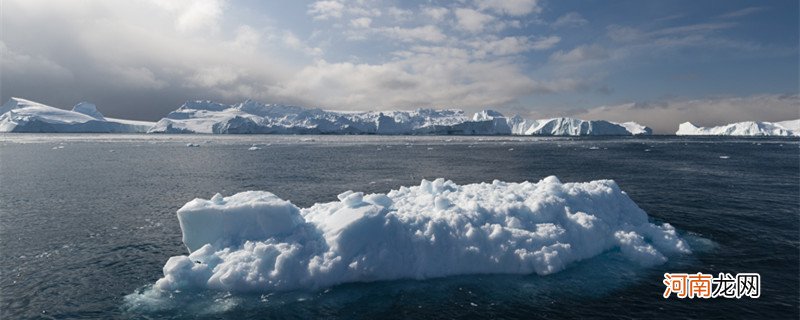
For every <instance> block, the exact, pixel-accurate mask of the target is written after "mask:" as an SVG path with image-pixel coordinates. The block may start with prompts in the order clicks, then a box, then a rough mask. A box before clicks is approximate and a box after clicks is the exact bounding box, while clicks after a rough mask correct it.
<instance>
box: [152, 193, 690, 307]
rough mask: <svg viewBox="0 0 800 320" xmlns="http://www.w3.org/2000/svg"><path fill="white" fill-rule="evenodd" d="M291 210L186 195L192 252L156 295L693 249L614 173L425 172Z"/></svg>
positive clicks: (184, 216) (181, 213) (512, 270)
mask: <svg viewBox="0 0 800 320" xmlns="http://www.w3.org/2000/svg"><path fill="white" fill-rule="evenodd" d="M338 199H339V201H335V202H329V203H318V204H315V205H313V206H311V207H309V208H298V207H296V206H295V205H293V204H292V203H291V202H289V201H286V200H283V199H280V198H278V197H277V196H275V195H273V194H272V193H269V192H263V191H248V192H242V193H238V194H235V195H232V196H229V197H223V196H221V195H219V194H217V195H215V196H214V197H213V198H211V199H210V200H204V199H195V200H192V201H190V202H188V203H186V204H185V205H184V206H183V207H182V208H180V209H179V210H178V219H179V221H180V226H181V230H182V232H183V242H184V244H185V245H186V247H187V248H188V250H189V252H190V254H189V255H182V256H175V257H171V258H169V260H168V261H167V262H166V264H165V265H164V268H163V272H164V276H163V278H161V279H159V280H158V281H157V282H156V283H155V285H154V286H153V292H170V291H174V290H189V289H212V290H224V291H238V292H246V291H256V292H272V291H285V290H294V289H315V288H321V287H327V286H332V285H336V284H341V283H348V282H369V281H379V280H392V279H427V278H434V277H445V276H452V275H465V274H534V273H535V274H540V275H547V274H552V273H555V272H558V271H560V270H563V269H564V268H567V267H569V266H570V264H572V263H575V262H578V261H581V260H585V259H589V258H592V257H594V256H597V255H600V254H602V253H604V252H608V251H611V250H619V252H620V253H621V254H622V255H623V256H624V257H626V258H627V259H629V260H630V261H632V262H633V263H635V264H639V265H642V266H652V265H656V264H661V263H664V262H665V261H666V260H667V257H668V256H671V255H676V254H686V253H690V248H689V246H688V245H687V244H686V242H684V240H682V239H681V238H680V237H679V236H678V234H677V233H676V230H675V229H674V228H673V227H672V226H670V225H669V224H666V223H665V224H662V225H658V224H654V223H652V222H649V221H648V216H647V214H646V213H645V212H644V211H642V209H640V208H639V207H638V206H637V205H636V204H635V203H634V202H633V201H632V200H631V199H630V198H629V197H628V196H627V194H626V193H625V192H623V191H621V190H620V189H619V187H618V186H617V184H616V183H614V181H612V180H599V181H593V182H587V183H561V182H560V181H559V180H558V179H557V178H556V177H548V178H545V179H543V180H541V181H539V182H538V183H530V182H523V183H506V182H500V181H494V182H493V183H491V184H487V183H480V184H469V185H457V184H455V183H453V182H451V181H445V180H443V179H437V180H435V181H426V180H423V181H422V183H421V184H420V185H419V186H414V187H401V188H400V189H398V190H392V191H390V192H389V193H387V194H368V195H365V194H363V193H361V192H352V191H347V192H344V193H342V194H340V195H339V196H338Z"/></svg>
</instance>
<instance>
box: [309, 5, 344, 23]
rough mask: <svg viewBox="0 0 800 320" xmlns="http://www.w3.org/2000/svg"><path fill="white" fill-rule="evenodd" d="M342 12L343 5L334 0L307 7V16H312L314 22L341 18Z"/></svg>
mask: <svg viewBox="0 0 800 320" xmlns="http://www.w3.org/2000/svg"><path fill="white" fill-rule="evenodd" d="M343 11H344V4H342V3H341V2H339V1H334V0H326V1H317V2H314V3H312V4H310V5H309V6H308V14H310V15H312V16H314V19H315V20H327V19H331V18H341V17H342V12H343Z"/></svg>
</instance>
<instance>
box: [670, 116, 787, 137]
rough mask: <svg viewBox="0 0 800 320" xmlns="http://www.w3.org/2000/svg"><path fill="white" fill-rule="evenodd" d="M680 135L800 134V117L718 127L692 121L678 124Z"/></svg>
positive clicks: (677, 133)
mask: <svg viewBox="0 0 800 320" xmlns="http://www.w3.org/2000/svg"><path fill="white" fill-rule="evenodd" d="M675 134H676V135H679V136H783V137H792V136H794V137H798V136H800V119H798V120H789V121H781V122H757V121H745V122H737V123H731V124H727V125H724V126H718V127H697V126H695V125H694V124H692V123H691V122H684V123H681V124H680V126H678V132H675Z"/></svg>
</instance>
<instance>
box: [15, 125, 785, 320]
mask: <svg viewBox="0 0 800 320" xmlns="http://www.w3.org/2000/svg"><path fill="white" fill-rule="evenodd" d="M188 144H191V145H197V146H199V147H195V148H188V147H186V146H187V145H188ZM254 145H256V146H257V147H259V148H261V150H258V151H257V152H254V151H250V150H248V149H249V148H250V147H252V146H254ZM798 147H800V142H798V141H797V140H796V139H795V138H720V137H618V138H591V137H579V138H569V137H564V138H559V137H531V136H489V137H487V136H447V137H440V136H421V137H420V136H394V137H387V136H374V135H359V136H294V135H267V136H265V135H220V136H217V135H214V136H210V135H124V134H117V135H86V134H52V135H51V134H0V157H2V161H0V181H2V183H0V227H2V237H3V239H2V240H3V241H0V268H2V269H3V270H5V271H4V273H3V274H4V276H3V277H0V286H2V287H1V288H2V290H0V295H2V296H1V297H0V312H2V316H3V318H36V317H53V318H159V319H164V318H166V319H170V318H174V319H179V318H198V317H199V318H247V317H267V316H269V317H277V318H321V317H325V318H332V317H333V318H335V317H344V318H352V317H363V318H415V319H425V318H440V317H453V318H462V317H469V316H471V315H477V314H491V315H496V316H497V317H501V316H502V317H507V318H527V317H530V316H531V315H535V314H542V313H546V314H548V315H550V316H553V317H562V318H563V317H572V318H575V317H601V316H605V317H631V318H646V317H659V316H661V317H665V316H674V317H679V316H680V315H685V314H687V312H690V313H691V314H693V315H696V316H697V317H709V316H720V315H722V316H727V317H730V318H735V317H742V316H747V317H758V316H761V317H764V316H766V317H771V318H796V317H797V316H800V314H798V310H800V309H798V308H797V306H798V305H797V303H798V302H797V301H800V300H798V296H797V291H796V288H797V287H798V286H799V285H800V279H798V276H797V275H798V274H800V270H798V265H797V263H796V261H797V259H800V255H798V252H800V250H798V245H799V244H800V239H798V234H797V229H798V228H800V223H798V220H797V216H798V211H797V210H798V209H797V208H798V206H799V205H800V204H798V202H797V201H798V198H800V186H798V185H797V181H798V179H800V176H799V174H800V167H799V165H800V163H798V162H797V159H798V156H800V155H799V154H798V153H799V151H798V150H799V149H798ZM510 149H513V151H509V150H510ZM112 150H113V152H112ZM645 150H649V151H647V152H646V151H645ZM723 157H725V158H723ZM564 159H569V161H564ZM553 175H555V176H558V180H557V179H556V178H554V177H551V176H553ZM438 177H446V178H447V179H450V180H452V182H447V180H437V179H436V178H438ZM606 179H613V181H614V182H613V183H612V182H611V181H610V180H606ZM423 180H424V181H425V182H421V181H423ZM494 180H497V182H493V181H494ZM524 181H530V182H529V183H525V182H524ZM252 190H262V191H267V192H269V193H270V194H267V193H265V192H252V193H246V192H247V191H252ZM348 190H351V191H354V192H349V191H348ZM392 190H394V191H392ZM623 191H624V193H623ZM243 192H245V193H243ZM360 192H363V194H361V193H360ZM217 193H220V194H221V195H220V196H215V195H216V194H217ZM381 194H383V196H381ZM196 198H199V199H198V200H193V199H196ZM179 212H180V213H179ZM198 218H201V219H210V220H212V221H216V223H210V222H202V221H200V220H201V219H198ZM215 219H216V220H215ZM219 219H221V220H219ZM245 222H247V223H245ZM261 222H266V224H260V223H261ZM181 224H183V228H181ZM668 225H669V226H668ZM220 226H222V229H219V227H220ZM376 230H377V231H376ZM315 241H316V246H314V245H311V243H312V242H315ZM184 242H185V243H184ZM207 243H208V245H207ZM448 243H449V246H448V245H447V244H448ZM558 244H561V245H558ZM187 245H188V248H187ZM301 245H302V247H303V249H302V250H301V249H300V246H301ZM448 247H450V248H453V250H452V251H447V250H444V248H448ZM409 248H413V250H410V249H409ZM505 249H507V250H505ZM188 250H191V254H189V252H187V251H188ZM417 251H419V252H417ZM387 252H388V253H387ZM317 256H321V258H319V259H316V260H314V257H317ZM171 257H174V258H171ZM272 258H274V259H272ZM378 258H380V259H378ZM416 258H419V259H418V260H417V259H416ZM495 258H496V259H495ZM384 260H385V261H384ZM426 260H427V261H426ZM431 260H435V261H436V263H432V262H431ZM464 260H468V261H469V263H463V264H459V263H457V262H456V261H464ZM312 261H316V262H318V263H317V264H314V263H316V262H312ZM198 262H199V263H198ZM515 262H519V263H515ZM441 265H447V266H448V267H447V268H440V267H438V266H441ZM286 266H290V267H291V268H284V267H286ZM309 266H314V268H312V269H311V270H314V273H311V272H309V271H308V270H309V268H308V267H309ZM165 267H166V268H165ZM195 268H197V269H195ZM526 268H527V269H526ZM348 270H353V271H357V272H348ZM677 271H687V272H692V271H700V272H706V273H715V272H745V271H746V272H759V273H761V274H762V277H763V278H762V281H763V285H762V286H763V287H762V289H763V293H764V294H763V295H762V298H760V299H757V300H748V301H747V303H734V302H735V301H734V302H732V301H727V300H715V301H703V302H704V303H690V304H689V303H686V301H678V300H666V301H665V300H664V299H663V298H661V296H660V295H661V293H662V292H663V284H662V283H661V280H662V278H663V273H664V272H677ZM165 272H166V274H165ZM270 281H272V282H270ZM176 289H177V290H176Z"/></svg>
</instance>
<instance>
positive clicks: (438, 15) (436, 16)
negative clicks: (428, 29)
mask: <svg viewBox="0 0 800 320" xmlns="http://www.w3.org/2000/svg"><path fill="white" fill-rule="evenodd" d="M449 13H450V10H449V9H447V8H444V7H424V8H422V14H424V15H426V16H428V17H430V18H431V19H433V21H436V22H438V21H442V20H444V18H445V17H446V16H447V15H448V14H449Z"/></svg>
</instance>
